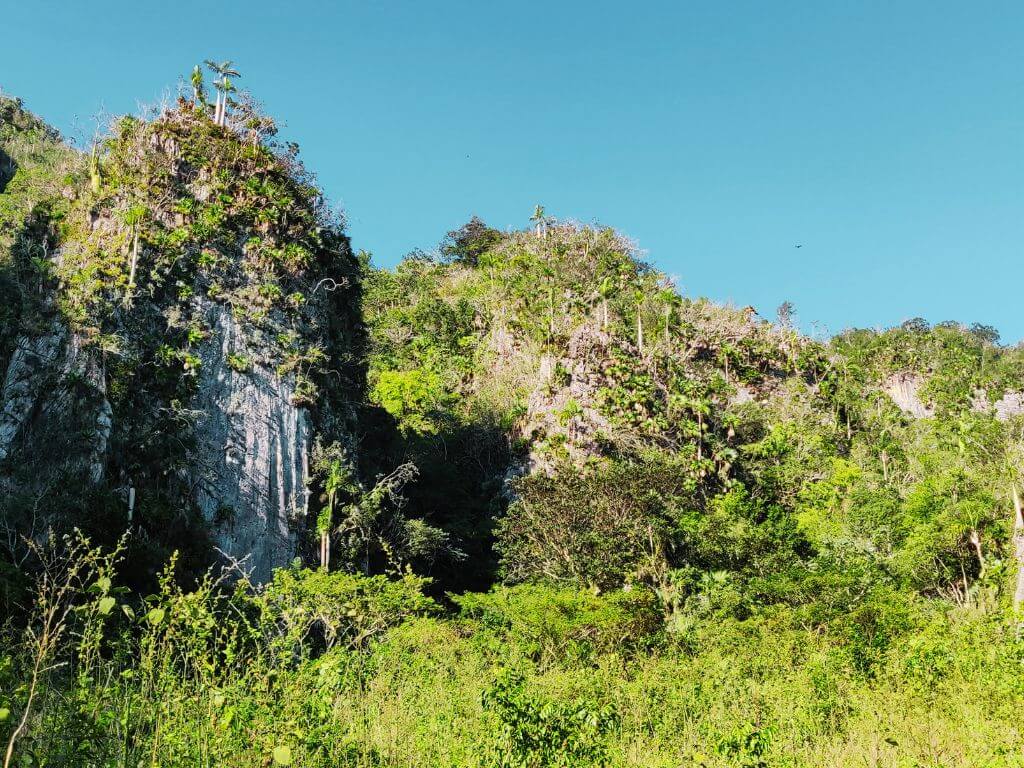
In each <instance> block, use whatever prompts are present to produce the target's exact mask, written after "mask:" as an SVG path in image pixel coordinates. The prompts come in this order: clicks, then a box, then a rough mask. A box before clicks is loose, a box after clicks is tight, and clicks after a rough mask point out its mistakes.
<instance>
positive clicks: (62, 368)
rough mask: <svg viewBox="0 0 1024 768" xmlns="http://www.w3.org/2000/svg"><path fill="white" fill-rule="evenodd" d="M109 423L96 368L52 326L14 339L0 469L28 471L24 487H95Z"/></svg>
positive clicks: (1, 408)
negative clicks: (65, 483)
mask: <svg viewBox="0 0 1024 768" xmlns="http://www.w3.org/2000/svg"><path fill="white" fill-rule="evenodd" d="M111 425H112V414H111V407H110V403H109V401H108V400H107V398H106V382H105V379H104V375H103V370H102V367H101V366H100V364H99V363H98V362H97V360H96V358H95V356H94V355H92V354H90V353H87V352H84V351H83V350H82V347H81V345H80V343H79V339H78V338H77V337H75V336H74V335H73V334H70V333H69V332H68V330H67V328H66V327H65V326H64V325H63V324H62V323H61V322H60V320H58V319H54V320H53V321H52V322H51V324H50V326H49V328H47V329H46V331H45V332H43V333H40V334H39V335H36V336H28V335H25V336H21V337H19V338H18V340H17V343H16V345H15V349H14V352H13V354H12V355H11V358H10V360H9V362H8V365H7V370H6V373H5V376H4V384H3V390H2V394H0V463H3V462H7V464H8V468H9V469H10V468H16V467H18V466H20V467H21V468H22V469H26V468H27V469H30V470H31V472H30V473H29V475H28V477H29V478H30V481H29V482H28V484H29V485H34V484H38V483H44V482H47V481H54V482H56V481H58V480H59V479H67V480H71V481H74V480H78V479H81V480H84V481H86V482H89V483H98V482H100V480H101V479H102V478H103V470H104V461H105V457H106V450H107V441H108V439H109V437H110V430H111ZM5 474H9V473H5ZM23 485H24V483H23Z"/></svg>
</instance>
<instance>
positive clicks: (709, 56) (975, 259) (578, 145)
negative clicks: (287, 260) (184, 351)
mask: <svg viewBox="0 0 1024 768" xmlns="http://www.w3.org/2000/svg"><path fill="white" fill-rule="evenodd" d="M0 10H2V16H0V18H2V24H3V28H4V31H3V34H2V38H3V39H2V43H0V86H2V87H3V88H4V90H5V92H7V93H9V94H11V95H18V96H21V97H22V98H24V99H25V101H26V102H27V105H28V106H29V107H30V108H31V109H33V110H34V111H36V112H38V113H39V114H40V115H42V116H43V117H44V118H46V119H47V120H49V121H50V122H51V123H53V124H54V125H56V126H57V127H58V128H60V129H61V130H62V131H64V132H65V133H66V134H69V135H71V136H81V135H85V136H88V135H91V134H92V131H93V116H95V115H96V114H97V113H99V112H100V111H101V110H104V111H105V112H106V113H110V114H116V113H121V112H134V111H136V110H137V107H138V104H140V103H147V102H150V103H151V102H154V101H157V100H158V99H159V98H160V96H161V94H163V93H165V92H168V91H171V92H173V91H174V89H175V88H176V84H177V82H178V80H179V78H180V77H182V76H184V75H187V74H188V72H189V71H190V70H191V68H192V66H193V64H195V63H197V62H199V61H201V60H202V59H204V58H217V59H232V60H234V61H235V62H236V65H237V67H238V68H239V69H240V70H241V72H242V75H243V77H242V79H241V80H240V81H239V83H238V84H239V85H240V86H243V87H246V88H249V89H250V90H252V91H253V93H254V94H255V95H256V96H257V97H258V98H259V99H260V100H261V101H262V102H263V103H264V105H265V106H266V108H267V109H268V110H269V111H270V112H271V113H272V114H274V115H275V116H277V117H278V118H279V119H280V121H281V122H282V123H283V125H284V129H283V130H282V135H283V137H284V138H287V139H291V140H295V141H297V142H299V143H300V144H301V146H302V148H303V156H304V157H305V159H306V161H307V164H308V165H309V166H310V167H311V168H312V169H313V170H315V171H316V173H317V175H318V176H319V179H320V181H321V183H322V184H323V186H324V187H325V189H326V191H327V193H328V195H329V196H330V197H331V198H332V199H333V200H334V201H336V202H338V203H340V204H341V205H342V206H343V207H344V209H345V210H346V212H347V215H348V217H349V224H350V233H351V235H352V238H353V244H354V246H355V247H356V248H357V249H358V248H365V249H366V250H369V251H371V252H372V253H373V254H374V257H375V260H376V261H377V262H378V263H380V264H386V265H390V264H393V263H394V262H395V261H396V260H397V259H398V258H400V257H401V256H402V255H403V254H404V253H406V252H407V251H409V250H411V249H413V248H415V247H421V248H424V249H429V248H431V247H432V246H434V245H436V243H437V242H438V241H439V240H440V239H441V237H442V236H443V235H444V233H445V231H447V230H448V229H452V228H454V227H456V226H457V225H459V224H461V223H462V222H464V221H465V220H466V219H468V218H469V216H470V215H472V214H477V215H479V216H481V217H482V218H483V219H485V220H486V221H487V222H488V223H490V224H492V225H493V226H497V227H500V228H505V227H520V226H524V225H525V224H527V218H528V216H529V215H530V213H531V212H532V210H533V206H534V205H535V204H536V203H538V202H540V203H543V204H544V205H545V206H546V208H547V210H548V212H549V213H551V214H553V215H555V216H558V217H560V218H573V219H577V220H580V221H584V222H600V223H603V224H609V225H612V226H615V227H616V228H618V229H620V230H621V231H623V232H625V233H626V234H628V235H629V236H630V237H632V238H633V239H635V240H636V241H637V242H638V243H639V245H640V247H641V248H642V249H643V250H644V251H645V252H646V254H647V258H648V260H650V261H651V262H653V263H654V264H655V265H656V266H658V267H659V268H661V269H662V270H664V271H666V272H668V273H670V274H672V275H675V276H677V277H678V279H679V282H680V285H681V286H682V288H683V290H684V292H685V293H687V294H688V295H706V296H710V297H712V298H715V299H718V300H731V301H733V302H735V303H737V304H740V305H746V304H753V305H754V306H756V307H757V308H758V310H760V311H761V313H762V314H763V315H765V316H768V317H771V316H773V315H774V311H775V307H776V306H777V305H778V304H779V303H781V302H782V301H784V300H787V299H788V300H790V301H792V302H794V304H795V305H796V309H797V315H798V318H799V320H800V323H801V325H802V326H803V327H804V328H805V329H806V330H814V329H817V330H819V331H821V332H837V331H839V330H841V329H843V328H845V327H849V326H868V327H874V326H885V325H891V324H895V323H899V322H901V321H903V320H905V319H907V318H910V317H914V316H922V317H925V318H926V319H928V320H930V321H933V322H935V321H940V320H946V319H957V320H962V321H965V322H983V323H987V324H991V325H995V326H996V327H997V328H999V329H1000V330H1001V331H1002V333H1003V339H1004V341H1011V342H1016V341H1018V340H1020V339H1021V338H1024V308H1022V306H1021V301H1020V298H1019V295H1020V293H1021V288H1022V282H1024V258H1022V257H1024V253H1022V244H1024V44H1022V43H1024V3H1022V2H1020V0H986V2H979V3H971V2H963V1H962V0H957V1H956V2H953V1H952V0H898V1H894V0H874V1H864V0H857V1H856V2H846V1H843V0H835V1H831V2H821V1H820V0H805V1H804V2H788V1H787V0H772V2H765V0H751V1H749V2H745V1H742V0H729V1H728V2H709V1H708V0H705V1H704V2H692V1H690V0H664V1H658V2H653V1H652V2H646V1H645V0H631V1H630V2H623V1H621V0H620V1H619V2H606V1H605V0H572V1H568V0H567V1H565V2H559V1H558V0H547V1H546V2H543V1H541V2H538V1H536V0H518V1H517V2H515V3H512V2H499V1H498V0H472V1H470V0H465V1H461V0H460V1H459V2H448V1H446V0H432V1H431V2H425V1H424V0H401V1H399V0H360V1H358V2H291V3H286V2H270V1H269V0H246V2H236V1H235V0H224V1H222V2H208V1H207V2H196V1H195V0H180V1H178V2H147V1H145V0H131V2H128V1H127V0H124V1H115V0H89V2H80V1H79V0H67V1H66V2H52V1H49V0H32V1H31V2H29V1H27V0H0ZM797 245H802V247H801V248H796V247H795V246H797Z"/></svg>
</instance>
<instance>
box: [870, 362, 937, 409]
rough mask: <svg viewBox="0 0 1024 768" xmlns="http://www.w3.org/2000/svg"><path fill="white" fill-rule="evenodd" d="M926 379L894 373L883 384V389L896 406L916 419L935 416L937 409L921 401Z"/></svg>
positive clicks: (914, 374) (908, 374)
mask: <svg viewBox="0 0 1024 768" xmlns="http://www.w3.org/2000/svg"><path fill="white" fill-rule="evenodd" d="M924 384H925V381H924V377H922V376H919V375H918V374H916V373H894V374H893V375H892V376H890V377H889V378H887V379H886V380H885V382H883V384H882V389H883V390H884V391H885V393H886V394H887V395H888V396H889V397H890V399H891V400H892V401H893V402H894V403H895V404H896V406H897V407H898V408H899V409H900V410H901V411H903V412H904V413H906V414H907V415H909V416H913V417H914V418H915V419H923V418H927V417H929V416H934V415H935V409H934V408H932V407H931V406H928V405H926V404H925V403H923V402H922V401H921V394H920V393H921V388H922V387H923V386H924Z"/></svg>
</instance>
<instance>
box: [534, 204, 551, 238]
mask: <svg viewBox="0 0 1024 768" xmlns="http://www.w3.org/2000/svg"><path fill="white" fill-rule="evenodd" d="M530 221H532V222H534V223H535V224H536V226H537V237H544V236H545V235H547V233H548V218H547V216H546V215H545V214H544V206H543V205H537V206H536V207H535V208H534V209H533V215H532V216H531V217H530Z"/></svg>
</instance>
